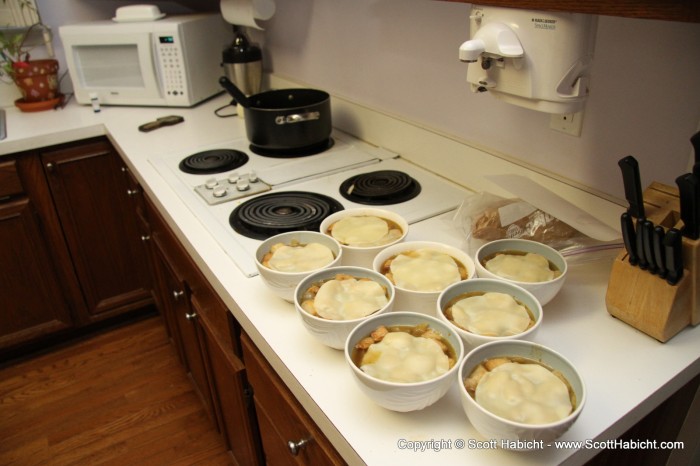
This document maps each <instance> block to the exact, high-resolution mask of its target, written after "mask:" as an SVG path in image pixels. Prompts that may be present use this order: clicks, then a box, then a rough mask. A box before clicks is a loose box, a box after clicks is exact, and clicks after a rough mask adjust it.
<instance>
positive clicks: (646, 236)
mask: <svg viewBox="0 0 700 466" xmlns="http://www.w3.org/2000/svg"><path fill="white" fill-rule="evenodd" d="M653 237H654V224H653V223H652V222H651V220H646V219H645V220H643V221H642V244H643V246H644V257H645V258H646V260H647V269H648V270H649V272H650V273H656V272H657V270H658V269H657V267H656V257H654V246H653Z"/></svg>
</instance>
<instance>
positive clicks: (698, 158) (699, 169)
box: [690, 131, 700, 177]
mask: <svg viewBox="0 0 700 466" xmlns="http://www.w3.org/2000/svg"><path fill="white" fill-rule="evenodd" d="M690 143H691V144H692V145H693V151H694V152H695V165H693V174H694V175H695V176H697V177H700V131H698V132H697V133H695V134H694V135H693V136H692V137H691V138H690Z"/></svg>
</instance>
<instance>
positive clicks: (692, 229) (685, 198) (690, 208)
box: [676, 173, 700, 239]
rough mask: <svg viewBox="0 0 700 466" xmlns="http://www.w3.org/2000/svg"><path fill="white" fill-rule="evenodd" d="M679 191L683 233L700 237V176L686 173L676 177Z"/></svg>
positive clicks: (691, 237) (687, 235) (692, 237)
mask: <svg viewBox="0 0 700 466" xmlns="http://www.w3.org/2000/svg"><path fill="white" fill-rule="evenodd" d="M676 184H677V185H678V193H679V195H680V198H681V220H683V228H682V229H681V233H683V236H685V237H686V238H690V239H698V237H700V178H698V177H697V176H696V175H694V174H693V173H686V174H685V175H681V176H679V177H678V178H676Z"/></svg>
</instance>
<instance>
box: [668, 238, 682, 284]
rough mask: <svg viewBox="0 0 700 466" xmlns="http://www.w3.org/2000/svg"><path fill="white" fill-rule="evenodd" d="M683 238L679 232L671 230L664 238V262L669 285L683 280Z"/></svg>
mask: <svg viewBox="0 0 700 466" xmlns="http://www.w3.org/2000/svg"><path fill="white" fill-rule="evenodd" d="M682 241H683V238H682V235H681V232H680V230H678V229H677V228H671V229H670V230H668V231H667V232H666V235H665V236H664V260H665V263H666V269H667V270H668V274H667V276H666V281H667V282H668V284H669V285H675V284H677V283H678V282H679V281H680V279H681V278H683V254H682V251H683V243H682Z"/></svg>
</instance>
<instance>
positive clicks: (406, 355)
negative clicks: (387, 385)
mask: <svg viewBox="0 0 700 466" xmlns="http://www.w3.org/2000/svg"><path fill="white" fill-rule="evenodd" d="M360 369H362V370H363V371H364V372H366V373H367V374H369V375H371V376H372V377H376V378H378V379H382V380H386V381H389V382H402V383H410V382H422V381H424V380H430V379H434V378H436V377H439V376H441V375H442V374H444V373H446V372H447V371H448V370H449V369H450V361H449V358H448V357H447V355H446V354H445V353H444V352H443V351H442V348H440V345H439V344H438V343H437V341H435V340H433V339H432V338H425V337H414V336H413V335H411V334H409V333H406V332H389V333H388V334H387V335H386V336H385V337H384V338H383V339H382V341H380V342H379V343H373V344H372V345H371V346H370V347H369V348H368V349H367V352H366V353H365V355H364V357H363V358H362V363H361V364H360Z"/></svg>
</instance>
